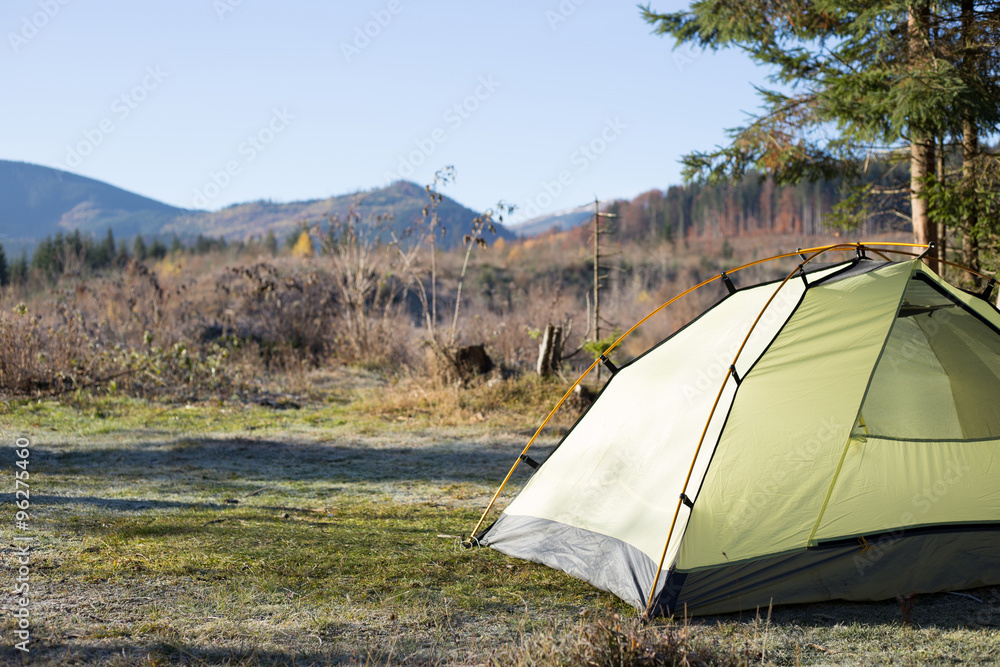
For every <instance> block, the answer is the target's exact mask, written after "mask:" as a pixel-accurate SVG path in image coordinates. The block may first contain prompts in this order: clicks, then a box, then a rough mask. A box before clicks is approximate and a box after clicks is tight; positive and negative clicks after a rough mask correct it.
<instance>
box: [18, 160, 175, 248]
mask: <svg viewBox="0 0 1000 667" xmlns="http://www.w3.org/2000/svg"><path fill="white" fill-rule="evenodd" d="M185 213H187V211H185V210H184V209H181V208H177V207H175V206H170V205H168V204H164V203H162V202H158V201H156V200H154V199H149V198H148V197H143V196H141V195H137V194H135V193H133V192H128V191H127V190H122V189H121V188H116V187H114V186H113V185H108V184H107V183H103V182H101V181H96V180H94V179H92V178H87V177H85V176H78V175H76V174H71V173H69V172H65V171H60V170H58V169H50V168H48V167H42V166H39V165H36V164H29V163H26V162H11V161H8V160H0V242H2V243H3V244H4V246H5V247H7V248H8V250H18V249H20V248H22V247H32V246H34V245H36V244H37V243H38V242H39V241H41V240H42V239H43V238H45V237H46V236H48V235H50V234H55V233H58V232H71V231H73V230H75V229H79V230H80V231H81V232H85V233H94V234H98V235H102V234H104V232H105V231H106V230H107V228H108V227H111V228H112V229H113V230H114V232H115V235H116V236H119V237H126V236H132V235H135V234H139V233H141V234H156V233H157V232H158V231H159V230H160V229H162V227H163V226H164V225H165V224H167V223H168V222H170V221H171V220H173V219H175V218H176V217H177V216H179V215H183V214H185ZM10 254H11V253H10V252H8V255H10Z"/></svg>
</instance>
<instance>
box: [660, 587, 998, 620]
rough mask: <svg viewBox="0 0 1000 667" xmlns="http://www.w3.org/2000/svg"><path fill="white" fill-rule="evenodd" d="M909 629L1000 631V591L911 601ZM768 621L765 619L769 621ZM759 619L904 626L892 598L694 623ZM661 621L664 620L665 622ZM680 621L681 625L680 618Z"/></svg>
mask: <svg viewBox="0 0 1000 667" xmlns="http://www.w3.org/2000/svg"><path fill="white" fill-rule="evenodd" d="M912 601H913V607H912V609H911V610H910V613H909V615H910V620H911V626H912V627H913V628H916V629H920V628H941V629H972V630H978V629H983V628H1000V587H998V586H987V587H983V588H976V589H970V590H968V591H961V592H955V593H927V594H922V595H916V596H914V597H913V599H912ZM769 617H770V620H769V621H768V618H769ZM757 620H759V622H765V621H767V622H769V623H770V625H772V626H777V627H786V628H792V627H802V628H807V627H814V628H817V627H835V626H869V627H876V626H879V627H885V626H902V625H905V623H904V616H903V611H902V609H901V607H900V604H899V602H897V601H896V600H881V601H860V602H851V601H846V600H831V601H829V602H813V603H807V604H795V605H784V606H776V607H773V608H772V609H770V610H768V609H767V608H766V607H763V608H761V609H751V610H746V611H743V612H742V613H733V614H722V615H717V616H699V617H694V618H691V619H689V621H690V622H691V623H693V624H700V625H718V624H722V625H728V624H734V623H747V622H754V621H757ZM658 622H659V623H663V622H666V621H665V620H663V619H660V620H659V621H658ZM680 622H683V620H681V621H680Z"/></svg>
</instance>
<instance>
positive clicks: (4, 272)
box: [0, 243, 10, 287]
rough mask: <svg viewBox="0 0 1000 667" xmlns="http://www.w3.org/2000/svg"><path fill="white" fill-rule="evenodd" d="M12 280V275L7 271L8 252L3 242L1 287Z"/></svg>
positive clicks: (0, 246)
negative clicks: (5, 250)
mask: <svg viewBox="0 0 1000 667" xmlns="http://www.w3.org/2000/svg"><path fill="white" fill-rule="evenodd" d="M9 282H10V275H9V274H8V273H7V253H5V252H4V249H3V244H2V243H0V287H2V286H4V285H7V284H8V283H9Z"/></svg>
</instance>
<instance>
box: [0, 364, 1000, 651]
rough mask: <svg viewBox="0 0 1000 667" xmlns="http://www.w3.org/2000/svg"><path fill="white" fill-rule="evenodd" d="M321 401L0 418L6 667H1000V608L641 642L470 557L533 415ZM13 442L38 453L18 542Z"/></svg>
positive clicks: (711, 630) (622, 613) (581, 598)
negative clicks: (22, 613)
mask: <svg viewBox="0 0 1000 667" xmlns="http://www.w3.org/2000/svg"><path fill="white" fill-rule="evenodd" d="M326 382H327V383H328V384H329V386H330V387H331V389H330V391H328V392H326V396H327V398H326V399H325V400H301V401H300V403H301V405H299V404H295V405H293V404H290V403H282V402H280V401H279V402H272V403H273V404H275V405H277V406H278V407H277V408H275V407H263V406H259V405H252V404H250V405H243V404H237V403H225V404H218V403H213V404H197V405H183V404H177V405H159V404H150V403H146V402H140V401H133V400H129V399H121V398H115V399H106V398H95V397H89V396H76V397H74V398H72V399H67V400H66V401H64V402H59V403H57V402H44V401H43V402H37V401H20V402H11V403H6V404H0V405H2V408H0V432H2V435H3V438H4V443H5V446H4V450H3V452H4V453H3V471H4V472H3V474H4V482H3V491H4V493H3V494H2V500H3V507H4V513H3V517H4V524H3V525H4V528H3V532H4V535H5V539H4V544H3V551H4V568H5V572H6V573H9V576H7V577H6V579H5V584H4V590H5V593H4V595H3V597H2V606H3V623H2V625H0V634H2V637H3V641H2V645H3V649H2V654H0V663H3V664H20V663H22V662H23V663H25V664H43V665H64V664H107V665H132V664H142V665H146V664H150V665H157V664H162V665H170V664H188V665H203V664H206V665H207V664H213V665H214V664H226V665H271V664H301V665H309V664H343V663H352V662H353V663H358V664H383V663H388V664H396V663H405V664H472V665H479V664H495V665H507V664H523V665H549V664H566V665H572V664H587V663H588V662H589V664H596V665H604V664H608V665H611V664H620V665H653V664H735V665H741V664H747V665H757V664H791V665H795V664H871V665H876V664H877V665H882V664H898V665H910V664H963V665H965V664H997V663H1000V590H998V589H982V590H977V591H970V593H971V594H972V595H973V596H975V598H976V599H973V598H971V597H968V596H966V595H947V594H942V595H929V596H922V597H920V598H918V599H917V600H916V604H915V606H914V608H913V610H912V625H905V624H904V623H903V618H902V615H901V611H900V608H899V605H898V604H897V603H896V602H894V601H893V602H880V603H868V604H859V603H828V604H815V605H803V606H797V607H792V608H777V609H774V610H771V611H770V612H769V611H768V610H761V612H760V613H759V615H752V614H749V615H748V614H745V615H743V616H738V615H730V616H721V617H713V618H698V619H691V620H688V621H685V620H683V619H678V620H673V621H668V620H664V619H660V620H658V621H656V622H654V623H653V624H650V625H649V626H645V627H644V626H641V625H639V624H638V623H637V622H636V620H635V612H634V611H633V610H632V609H631V608H630V607H627V606H625V605H624V604H623V603H622V602H620V601H619V600H618V599H617V598H615V597H613V596H611V595H609V594H606V593H603V592H600V591H597V590H595V589H593V588H592V587H591V586H589V585H587V584H585V583H582V582H579V581H577V580H574V579H572V578H570V577H568V576H567V575H565V574H563V573H561V572H557V571H554V570H550V569H548V568H545V567H542V566H538V565H535V564H532V563H527V562H523V561H519V560H514V559H510V558H507V557H505V556H503V555H501V554H499V553H497V552H495V551H492V550H489V549H475V550H471V551H468V550H464V549H462V548H461V547H460V546H459V539H458V536H461V535H463V534H468V532H469V530H470V529H471V528H472V526H473V525H474V523H475V520H476V519H477V518H478V515H479V513H480V512H481V510H482V508H483V507H484V506H485V504H486V502H487V501H488V499H489V497H490V495H491V494H492V492H493V491H494V490H495V487H496V484H497V482H498V481H499V480H500V479H501V478H502V476H503V474H504V473H505V472H506V470H507V468H508V467H509V465H510V463H511V462H512V461H513V459H514V458H515V457H516V455H517V453H518V452H519V451H520V448H521V447H522V446H523V444H524V442H525V440H526V437H527V434H528V433H529V432H530V431H529V429H531V427H532V426H534V424H535V423H536V421H537V419H538V416H539V415H538V414H536V412H535V411H533V409H531V408H523V409H520V410H519V409H518V408H517V407H516V405H517V401H513V400H509V399H510V396H509V395H504V400H508V401H509V405H513V406H515V407H506V408H505V407H500V405H501V401H491V398H490V394H489V392H487V391H486V390H482V391H481V392H480V393H478V394H476V393H475V392H473V393H472V394H470V395H468V396H465V397H460V396H457V394H454V393H452V394H448V392H449V391H451V390H444V391H443V393H438V394H429V395H424V396H421V395H420V394H419V392H417V393H414V392H412V391H406V390H402V389H393V388H387V387H382V386H380V385H379V384H378V382H377V381H374V380H372V379H371V378H369V377H366V376H363V375H360V374H359V375H354V376H350V377H347V376H338V377H328V378H326ZM557 390H558V386H557V385H552V386H551V387H529V388H528V389H527V390H525V391H528V392H529V393H530V392H535V391H551V392H552V393H553V399H554V398H555V396H554V394H555V393H557ZM496 391H500V390H499V389H498V390H496ZM504 391H510V390H509V389H507V390H504ZM494 398H495V396H494ZM525 404H527V403H522V406H523V405H525ZM435 406H437V407H435ZM564 427H565V424H563V425H562V426H560V427H557V428H556V430H555V433H556V434H557V433H558V432H559V428H564ZM16 437H25V438H28V440H29V441H30V443H31V444H30V456H29V458H28V460H29V464H28V465H29V467H28V470H29V471H30V478H29V482H30V493H31V497H30V510H29V514H30V518H29V520H28V521H27V524H28V525H27V530H25V531H19V530H16V529H15V528H14V513H15V511H16V509H17V508H16V507H15V505H14V501H15V498H14V486H15V482H14V473H15V471H16V470H18V468H16V467H15V465H14V464H15V461H16V460H17V459H16V457H15V454H14V450H15V448H14V446H13V445H14V441H15V438H16ZM554 437H555V436H554V435H553V436H550V437H549V438H548V439H546V440H545V441H544V442H542V444H541V445H540V447H541V449H545V448H547V447H551V446H552V444H553V443H554V442H555V440H554ZM542 454H543V455H544V452H542ZM525 477H526V476H519V477H517V478H516V480H515V482H516V483H515V488H516V485H517V484H520V483H523V481H524V479H525ZM508 498H509V495H508ZM14 536H31V537H33V538H34V541H33V542H32V543H31V546H30V566H29V567H30V573H29V574H28V581H29V584H30V605H29V609H30V613H31V617H30V623H31V625H30V633H31V639H30V645H29V646H30V650H31V651H30V653H28V654H24V653H22V652H21V651H18V650H16V649H15V648H14V647H13V645H14V643H15V642H16V641H18V640H17V639H15V634H14V632H15V630H16V629H17V621H16V619H14V618H13V617H12V611H13V610H14V609H16V608H17V604H18V603H17V598H18V597H19V596H18V595H15V594H13V593H12V592H11V591H12V587H13V585H14V584H13V579H14V575H15V574H16V573H17V565H16V562H15V553H14V552H15V548H14V547H12V546H11V545H12V544H14V543H13V540H12V538H13V537H14ZM685 660H686V662H685Z"/></svg>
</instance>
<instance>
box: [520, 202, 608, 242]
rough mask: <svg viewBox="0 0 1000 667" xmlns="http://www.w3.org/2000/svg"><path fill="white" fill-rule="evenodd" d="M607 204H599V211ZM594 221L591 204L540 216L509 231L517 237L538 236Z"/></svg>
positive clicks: (604, 209) (605, 207) (603, 209)
mask: <svg viewBox="0 0 1000 667" xmlns="http://www.w3.org/2000/svg"><path fill="white" fill-rule="evenodd" d="M607 208H608V205H607V204H601V210H602V211H606V210H607ZM593 219H594V206H593V204H584V205H583V206H576V207H574V208H566V209H563V210H561V211H556V212H555V213H547V214H545V215H540V216H538V217H536V218H531V219H530V220H525V221H524V222H519V223H517V224H515V225H511V226H510V231H511V232H513V233H514V234H516V235H517V236H525V237H527V236H538V235H540V234H546V233H548V232H551V231H552V230H557V231H560V232H561V231H565V230H567V229H572V228H574V227H578V226H580V225H582V224H584V223H585V222H588V221H590V220H593Z"/></svg>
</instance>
